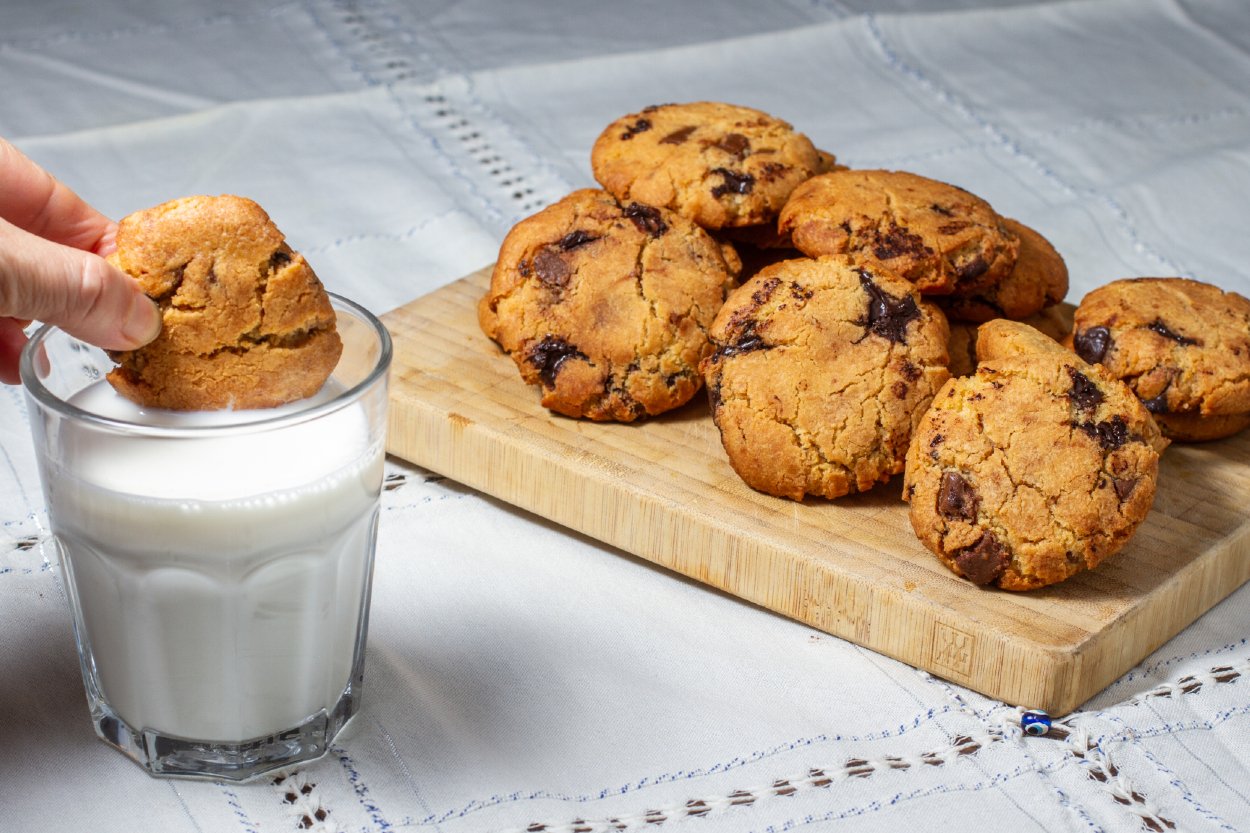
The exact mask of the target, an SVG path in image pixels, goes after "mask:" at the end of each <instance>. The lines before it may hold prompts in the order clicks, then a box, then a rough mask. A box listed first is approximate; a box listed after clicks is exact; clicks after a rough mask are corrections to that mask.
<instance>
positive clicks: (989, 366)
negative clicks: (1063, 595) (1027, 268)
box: [903, 319, 1167, 590]
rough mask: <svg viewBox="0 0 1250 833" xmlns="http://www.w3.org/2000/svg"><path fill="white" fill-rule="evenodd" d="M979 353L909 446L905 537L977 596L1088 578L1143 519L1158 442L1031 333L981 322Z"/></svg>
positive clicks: (1126, 406)
mask: <svg viewBox="0 0 1250 833" xmlns="http://www.w3.org/2000/svg"><path fill="white" fill-rule="evenodd" d="M978 350H979V351H981V352H982V354H983V355H986V356H989V357H990V358H987V359H986V360H984V361H982V362H981V364H980V365H979V366H978V367H977V372H976V374H975V375H973V376H967V377H963V378H953V379H951V381H950V382H948V383H947V384H946V385H945V386H944V387H943V388H942V390H941V391H939V392H938V394H937V396H936V397H935V398H934V400H933V404H932V406H931V407H930V408H929V410H928V411H927V412H926V413H925V415H924V417H923V418H922V419H921V421H920V424H919V426H918V427H917V429H916V432H915V434H914V436H913V438H912V442H911V447H910V448H909V449H908V452H907V469H906V475H905V477H904V481H903V497H904V499H905V500H907V501H908V502H909V504H910V512H909V514H910V518H911V524H912V528H913V529H914V530H915V532H916V535H917V537H918V538H919V539H920V541H921V542H922V543H923V544H924V545H925V546H926V547H927V548H928V549H929V550H931V551H932V552H934V553H935V554H936V555H937V556H938V557H939V558H940V559H941V560H942V562H943V563H945V564H946V566H948V567H949V568H950V569H951V570H953V571H954V572H955V573H957V574H959V575H961V576H963V577H964V578H966V579H968V580H969V581H971V582H973V583H974V584H994V585H997V586H998V587H1001V588H1003V589H1004V590H1032V589H1035V588H1038V587H1043V586H1046V585H1049V584H1054V583H1055V582H1059V581H1063V580H1064V579H1066V578H1068V577H1070V576H1072V575H1075V574H1076V573H1078V572H1080V571H1082V570H1086V569H1092V568H1093V567H1096V566H1097V565H1098V564H1099V563H1101V562H1102V561H1103V560H1104V559H1106V558H1107V557H1108V556H1110V555H1112V554H1113V553H1115V552H1118V551H1119V550H1120V549H1122V548H1123V546H1124V545H1125V543H1127V541H1128V540H1129V538H1130V537H1132V535H1133V533H1134V531H1135V530H1136V529H1137V527H1138V525H1139V524H1140V523H1141V521H1142V520H1143V519H1144V518H1145V517H1146V513H1147V512H1149V510H1150V507H1151V505H1152V504H1153V502H1154V494H1155V486H1156V482H1157V479H1158V466H1159V453H1160V451H1162V449H1163V448H1164V447H1166V445H1167V440H1166V439H1164V438H1162V437H1161V436H1160V435H1159V430H1158V427H1157V426H1156V425H1155V424H1154V421H1153V420H1152V419H1151V417H1150V414H1149V413H1148V412H1147V411H1146V410H1145V408H1143V407H1142V405H1141V403H1140V402H1139V401H1138V400H1137V398H1136V397H1134V396H1133V394H1132V392H1131V391H1130V390H1128V388H1127V387H1126V386H1125V385H1124V384H1123V383H1122V382H1120V381H1119V380H1118V379H1115V378H1113V377H1112V376H1111V375H1110V374H1108V373H1107V372H1106V371H1105V370H1104V369H1103V368H1101V367H1099V366H1097V365H1089V364H1086V363H1085V362H1083V361H1081V359H1080V358H1079V357H1078V356H1076V354H1074V353H1072V352H1071V351H1069V350H1067V349H1065V348H1063V347H1062V346H1060V345H1059V344H1057V343H1056V342H1055V341H1054V340H1053V339H1051V338H1050V337H1048V336H1045V335H1043V334H1041V333H1040V332H1038V331H1036V330H1032V329H1031V328H1029V327H1027V326H1025V325H1023V324H1020V323H1017V322H1013V321H1007V320H1005V319H1000V320H996V321H991V322H989V323H987V324H984V325H982V331H981V335H980V337H979V339H978Z"/></svg>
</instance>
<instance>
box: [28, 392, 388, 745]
mask: <svg viewBox="0 0 1250 833" xmlns="http://www.w3.org/2000/svg"><path fill="white" fill-rule="evenodd" d="M323 398H325V399H328V398H329V396H328V395H326V396H323ZM72 404H74V405H77V406H78V407H80V408H83V409H84V410H88V411H91V412H94V413H99V414H103V415H106V416H110V417H113V418H116V419H123V420H126V421H129V422H139V423H146V424H161V425H164V426H170V427H175V426H186V425H206V424H226V423H230V422H232V421H233V422H238V421H240V420H241V419H245V420H246V419H255V418H256V412H250V413H249V412H239V413H233V414H232V413H230V412H225V413H216V414H207V413H200V414H171V413H167V412H166V413H161V412H155V413H148V412H143V411H140V410H139V409H138V408H136V407H135V406H134V405H132V404H130V403H129V402H127V401H126V400H124V399H122V398H121V397H119V396H117V395H116V394H115V393H114V392H113V390H112V388H111V387H109V386H108V385H107V384H106V383H104V382H101V383H99V384H97V385H94V386H92V387H91V388H88V389H87V390H85V391H83V392H82V393H81V394H79V395H78V396H76V397H75V398H74V399H73V400H72ZM307 404H308V403H301V405H300V406H299V407H300V408H301V409H303V408H305V407H307ZM289 410H290V408H289V407H288V411H289ZM266 413H267V414H273V413H282V411H281V410H275V411H271V412H266ZM56 441H57V442H60V443H63V444H64V445H63V450H62V453H60V454H59V455H56V456H58V457H59V458H60V459H63V460H67V461H69V463H68V464H67V466H66V469H68V470H65V469H63V470H61V471H58V472H55V473H49V474H50V475H51V478H50V481H51V483H52V487H51V489H50V496H49V502H50V506H49V509H50V514H51V517H52V518H53V526H54V529H53V531H54V532H55V533H56V535H57V538H58V540H59V542H60V545H61V547H62V550H63V556H64V560H65V564H66V568H67V570H68V571H69V573H70V576H69V579H70V581H69V586H70V588H71V592H74V590H73V589H74V588H75V587H76V588H77V595H78V596H79V604H80V607H81V610H82V623H81V624H82V627H83V628H84V629H85V633H84V634H83V637H84V638H85V639H86V640H87V641H89V643H90V647H91V650H92V654H93V657H94V661H95V666H96V670H97V674H98V678H99V681H100V687H101V689H102V690H101V694H102V695H103V698H104V700H105V701H107V702H108V703H109V705H110V706H111V707H112V708H113V710H114V711H115V712H116V713H117V715H118V716H119V717H120V718H121V719H122V720H123V721H125V722H126V723H127V724H129V725H130V726H131V727H132V728H133V729H137V730H143V729H151V730H155V731H157V732H160V733H161V734H168V735H176V736H180V737H184V738H192V739H196V740H217V741H231V742H238V741H242V740H247V739H251V738H255V737H258V736H261V735H266V734H271V733H273V732H277V731H281V730H285V729H289V728H292V727H295V726H297V725H298V724H300V723H301V722H302V721H304V720H305V719H306V718H308V717H310V716H312V715H314V714H316V713H317V712H318V711H320V710H322V709H325V710H327V711H329V710H331V709H332V708H333V707H334V705H335V703H336V702H337V701H338V700H339V697H340V696H341V695H342V693H343V690H344V687H345V686H346V685H347V683H348V681H349V678H350V676H351V674H352V664H353V659H354V653H355V649H356V639H357V632H358V624H359V621H360V617H361V616H362V615H364V613H365V611H364V610H362V608H363V606H364V604H365V600H366V599H367V592H366V591H367V587H366V583H367V582H368V578H369V564H370V559H371V556H372V550H373V543H374V536H375V532H376V522H377V498H378V492H379V489H380V485H381V479H382V455H383V450H382V445H381V439H380V438H377V437H374V438H372V440H371V439H370V436H369V428H368V424H367V419H366V414H365V412H364V410H363V407H362V406H361V405H360V404H359V403H354V404H352V405H350V406H348V407H346V408H344V409H342V410H339V411H337V412H334V413H331V414H329V415H324V416H321V417H319V418H318V419H315V420H313V421H310V422H305V423H301V424H298V425H294V426H288V427H284V428H282V429H281V430H278V431H268V432H257V433H249V434H239V435H223V436H216V437H211V438H207V439H205V438H197V439H185V438H172V439H170V438H163V437H162V438H156V437H151V436H146V437H145V436H133V437H117V436H106V435H101V434H98V433H92V432H90V431H89V430H88V429H86V428H84V427H83V426H81V425H76V424H72V423H69V422H63V423H62V432H61V435H60V436H59V437H58V438H57V440H56Z"/></svg>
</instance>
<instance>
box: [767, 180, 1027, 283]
mask: <svg viewBox="0 0 1250 833" xmlns="http://www.w3.org/2000/svg"><path fill="white" fill-rule="evenodd" d="M778 228H779V230H780V231H781V233H783V234H787V233H788V234H789V235H790V237H791V239H792V240H793V241H794V245H795V247H796V248H798V249H799V250H800V251H802V252H804V253H805V254H807V255H809V256H811V257H818V256H820V255H831V254H858V255H861V256H866V257H871V258H875V259H876V260H879V261H881V262H882V263H883V264H885V265H886V266H887V267H888V268H889V269H891V270H893V271H894V272H896V273H898V274H899V275H901V276H903V277H904V278H906V279H907V280H909V281H911V282H912V283H914V284H915V285H916V288H917V289H918V290H920V291H921V292H922V293H925V294H929V295H948V294H950V293H952V292H956V291H958V292H960V293H964V294H973V293H980V292H984V291H985V290H987V289H988V288H990V287H992V286H994V285H995V284H997V283H998V282H999V281H1001V280H1002V279H1003V278H1004V277H1005V276H1006V275H1007V274H1008V273H1009V272H1011V270H1012V268H1013V267H1014V266H1015V263H1016V257H1017V254H1018V251H1019V247H1020V242H1019V240H1018V239H1017V238H1016V236H1015V234H1013V233H1012V232H1011V231H1010V230H1009V229H1008V228H1007V227H1006V226H1005V225H1004V224H1003V222H1002V220H1001V218H1000V217H999V216H998V215H997V214H996V213H995V212H994V210H993V209H992V208H991V207H990V205H989V203H987V202H986V201H985V200H983V199H981V198H980V197H977V196H975V195H974V194H970V193H968V192H967V191H965V190H963V189H962V188H959V187H957V186H954V185H950V184H947V183H945V182H939V181H938V180H934V179H928V178H927V177H923V176H919V175H917V174H912V173H907V172H905V171H884V170H854V169H852V170H844V171H834V172H832V173H827V174H821V175H819V176H814V177H811V178H810V179H808V180H806V181H805V182H803V183H802V184H801V185H799V186H798V187H797V188H795V189H794V193H793V194H791V196H790V199H789V201H788V202H787V203H786V205H785V207H784V208H783V209H782V211H781V216H780V220H779V226H778Z"/></svg>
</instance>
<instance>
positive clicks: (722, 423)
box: [702, 256, 949, 500]
mask: <svg viewBox="0 0 1250 833" xmlns="http://www.w3.org/2000/svg"><path fill="white" fill-rule="evenodd" d="M947 335H948V333H947V327H946V320H945V318H944V317H943V315H942V313H941V311H940V310H938V309H937V308H936V307H934V306H933V305H932V304H928V303H926V302H924V301H921V300H920V299H919V296H918V295H917V293H916V292H915V290H914V288H913V287H912V286H911V284H909V283H908V282H907V281H904V280H903V279H901V278H899V277H897V276H895V275H892V274H890V273H889V272H887V271H885V270H884V269H880V268H879V267H876V266H864V265H862V264H860V263H859V262H857V261H855V260H853V259H851V258H849V257H845V256H838V257H824V258H816V259H809V258H801V259H795V260H788V261H783V262H781V263H776V264H773V265H771V266H768V267H765V268H764V269H763V270H762V271H760V272H759V273H758V274H756V275H755V276H754V277H752V278H751V279H750V280H749V281H747V282H746V283H744V284H743V285H742V286H740V287H739V288H738V289H736V290H734V292H733V293H732V294H731V295H730V297H729V299H728V300H727V301H726V302H725V305H724V307H722V308H721V311H720V312H719V313H718V314H717V316H716V321H715V323H714V324H713V326H712V337H713V340H714V342H715V351H714V352H713V353H712V355H711V356H709V357H708V358H707V359H705V360H704V362H703V365H702V368H703V372H704V376H705V378H706V380H707V385H708V397H709V400H710V402H711V405H712V416H713V419H714V420H715V422H716V426H717V428H718V429H719V430H720V435H721V442H722V444H723V445H724V448H725V451H726V454H727V455H728V457H729V462H730V465H731V466H732V467H733V469H734V471H735V472H737V474H738V475H739V477H741V478H742V479H743V481H745V482H746V483H747V485H749V486H751V487H752V488H754V489H756V490H758V491H761V492H764V493H766V494H771V495H777V496H780V497H787V498H791V499H793V500H801V499H802V498H803V497H804V495H816V496H821V497H826V498H836V497H839V496H841V495H845V494H848V493H851V492H857V491H865V490H867V489H869V488H871V487H872V486H873V485H875V484H877V483H880V482H884V481H886V480H888V479H889V478H890V476H891V475H894V474H898V473H899V472H901V471H902V468H903V458H904V454H905V452H906V450H907V445H908V440H909V439H910V437H911V432H912V428H913V426H914V425H915V424H916V421H917V420H918V419H919V418H920V414H921V413H922V412H923V411H924V409H925V408H926V407H927V406H928V404H929V401H930V400H931V399H932V397H933V395H934V393H935V392H936V391H937V389H938V388H939V387H940V386H941V385H942V383H943V382H944V381H946V379H947V377H948V375H949V373H948V371H947V368H946V362H947V356H946V341H947Z"/></svg>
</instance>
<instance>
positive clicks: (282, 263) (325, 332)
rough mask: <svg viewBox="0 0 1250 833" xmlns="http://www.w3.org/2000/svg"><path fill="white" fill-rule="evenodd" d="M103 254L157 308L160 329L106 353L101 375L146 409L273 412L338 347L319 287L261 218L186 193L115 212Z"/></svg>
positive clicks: (319, 380)
mask: <svg viewBox="0 0 1250 833" xmlns="http://www.w3.org/2000/svg"><path fill="white" fill-rule="evenodd" d="M108 259H109V262H110V263H112V264H113V265H114V266H116V267H118V268H119V269H121V270H122V271H123V272H126V273H127V274H128V275H130V276H131V277H133V278H135V279H136V280H137V281H138V282H139V285H140V286H141V287H142V289H143V291H144V292H145V293H147V295H148V296H149V297H151V298H152V299H153V300H155V301H156V303H157V305H158V306H159V307H160V310H161V319H162V329H161V333H160V335H159V336H157V338H156V339H155V340H154V341H152V342H151V343H149V344H147V345H145V346H143V347H140V348H139V349H137V350H129V351H114V352H111V353H110V354H109V355H110V357H111V358H112V359H113V361H115V362H117V364H118V366H117V367H116V368H114V369H113V370H112V371H111V372H110V373H109V374H108V381H109V383H110V384H111V385H112V386H113V387H114V388H115V389H116V390H117V392H118V393H120V394H121V395H122V396H124V397H126V398H127V399H129V400H131V401H132V402H134V403H136V404H138V405H140V406H142V407H150V408H165V409H170V410H179V411H188V410H209V411H211V410H221V409H225V408H234V409H239V410H242V409H254V408H271V407H276V406H278V405H282V404H285V403H287V402H293V401H295V400H298V399H303V398H306V397H308V396H311V395H312V394H314V393H316V392H317V391H318V390H319V389H320V388H321V386H322V384H324V382H325V380H326V379H327V378H328V377H329V375H330V373H331V371H333V369H334V366H335V364H337V362H338V360H339V355H340V354H341V353H342V350H343V346H342V342H341V340H340V338H339V335H338V332H337V329H336V325H335V314H334V310H333V308H332V307H331V304H330V298H329V296H328V295H327V294H326V291H325V288H324V287H323V286H322V284H321V281H320V280H319V279H318V278H317V275H316V273H314V272H313V270H312V268H311V267H310V266H309V265H308V262H307V261H306V260H304V258H303V256H302V255H300V254H299V252H296V251H292V249H291V248H290V246H288V245H287V244H286V240H285V237H284V236H283V234H282V232H281V231H279V230H278V228H277V226H276V225H274V223H273V221H272V220H271V219H270V218H269V215H268V214H266V213H265V211H264V209H262V208H261V207H260V206H259V205H257V204H256V203H255V202H254V201H252V200H250V199H247V198H245V197H239V196H234V195H222V196H192V197H184V198H182V199H176V200H171V201H170V202H166V203H163V204H161V205H157V206H155V207H152V208H148V209H145V210H142V211H138V212H135V213H134V214H131V215H129V216H127V217H125V218H123V219H122V221H121V223H120V224H119V227H118V231H117V250H116V251H115V252H114V253H113V254H111V255H110V256H109V258H108Z"/></svg>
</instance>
